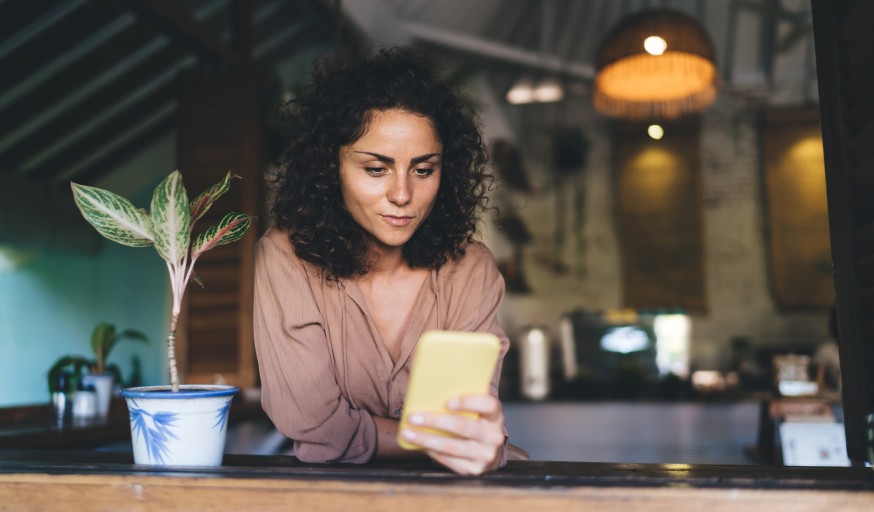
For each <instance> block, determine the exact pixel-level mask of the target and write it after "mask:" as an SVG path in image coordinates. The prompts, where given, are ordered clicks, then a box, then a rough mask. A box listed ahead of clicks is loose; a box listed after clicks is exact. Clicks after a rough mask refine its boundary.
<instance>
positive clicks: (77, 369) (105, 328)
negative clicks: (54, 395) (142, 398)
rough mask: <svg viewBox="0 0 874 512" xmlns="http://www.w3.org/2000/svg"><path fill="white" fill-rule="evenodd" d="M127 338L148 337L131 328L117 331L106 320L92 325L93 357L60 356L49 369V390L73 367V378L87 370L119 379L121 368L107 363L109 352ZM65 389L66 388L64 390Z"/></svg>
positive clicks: (141, 339) (146, 339)
mask: <svg viewBox="0 0 874 512" xmlns="http://www.w3.org/2000/svg"><path fill="white" fill-rule="evenodd" d="M125 339H129V340H134V341H142V342H147V341H148V338H146V335H145V334H143V333H141V332H140V331H136V330H133V329H125V330H123V331H120V332H119V331H117V330H116V329H115V326H114V325H113V324H110V323H108V322H100V323H99V324H97V325H96V326H95V327H94V331H92V333H91V350H92V352H94V359H88V358H86V357H82V356H73V355H66V356H64V357H61V358H60V359H58V360H57V361H55V364H53V365H52V367H51V369H49V375H48V378H49V392H51V391H54V389H53V388H54V387H55V385H56V383H57V382H58V377H59V376H60V374H61V373H62V372H63V371H64V370H65V369H66V368H67V367H72V368H73V375H74V376H75V378H77V379H78V378H80V377H81V376H82V372H83V371H84V370H88V371H89V372H91V373H93V374H97V375H99V374H103V373H111V374H113V375H115V378H116V380H117V381H119V382H120V381H121V380H122V377H121V370H119V368H118V366H117V365H115V364H107V360H108V359H109V354H110V353H111V352H112V349H113V347H115V346H116V345H117V344H118V343H119V342H121V341H122V340H125ZM64 391H67V390H64Z"/></svg>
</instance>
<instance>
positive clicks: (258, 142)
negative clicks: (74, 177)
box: [177, 69, 266, 387]
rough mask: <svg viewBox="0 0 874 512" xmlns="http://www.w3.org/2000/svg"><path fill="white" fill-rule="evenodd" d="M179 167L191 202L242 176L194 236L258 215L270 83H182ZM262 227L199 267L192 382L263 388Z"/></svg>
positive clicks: (192, 77) (237, 77) (188, 366)
mask: <svg viewBox="0 0 874 512" xmlns="http://www.w3.org/2000/svg"><path fill="white" fill-rule="evenodd" d="M182 83H183V87H184V93H183V98H182V100H181V101H180V123H179V139H178V144H177V155H178V167H179V169H180V170H181V171H182V174H183V176H184V180H185V187H186V189H187V190H188V194H189V196H192V197H193V196H194V195H196V194H199V193H200V192H201V191H202V190H205V189H206V188H207V187H209V186H211V185H213V184H214V183H216V182H218V181H219V180H220V179H221V178H222V177H223V176H224V175H225V173H227V172H228V171H232V172H233V173H234V174H236V175H238V176H241V177H242V179H241V180H234V181H233V182H232V183H231V190H230V192H228V193H227V194H225V195H224V196H222V198H221V199H219V200H218V201H217V202H216V203H215V205H213V207H212V209H211V210H210V211H209V212H207V214H206V215H205V216H204V217H203V218H202V219H201V220H200V221H199V222H198V224H197V226H196V227H195V233H197V232H200V231H202V230H203V229H206V228H207V227H208V226H209V225H211V224H215V223H216V222H218V220H219V219H220V218H221V217H222V216H223V215H224V214H226V213H227V212H229V211H237V212H243V213H249V214H253V215H254V214H256V213H258V211H259V210H260V205H261V197H263V193H262V192H261V188H262V182H263V180H262V177H261V161H262V151H263V146H264V144H263V140H264V126H265V120H266V116H265V112H266V111H265V109H264V108H263V105H262V101H263V100H264V98H263V94H262V88H263V84H264V81H263V79H262V77H261V75H260V74H259V73H258V72H257V71H256V70H253V69H247V70H246V72H245V73H244V72H242V71H238V72H231V73H222V74H216V75H215V76H210V75H207V74H204V73H198V72H192V73H189V74H187V75H186V76H185V77H183V80H182ZM258 234H259V230H258V227H257V225H256V224H255V223H253V226H252V228H250V230H249V232H248V233H247V234H246V236H245V237H244V238H243V239H242V240H240V241H239V242H235V243H233V244H230V245H226V246H221V247H218V248H216V249H215V250H213V251H210V252H208V253H206V254H205V255H204V256H203V257H202V258H201V260H200V261H198V264H197V267H196V268H195V272H196V273H197V275H198V276H199V277H200V278H201V279H202V281H203V283H204V287H203V288H200V287H198V286H196V285H194V286H191V287H189V291H188V297H187V298H186V301H185V305H184V311H183V317H182V318H183V322H182V325H180V336H179V340H180V349H179V351H178V352H179V354H180V357H181V358H180V371H181V372H182V374H183V375H184V376H185V379H186V381H188V382H212V381H214V380H223V381H225V382H228V383H231V384H235V385H240V386H243V387H250V386H254V385H255V383H256V374H257V372H256V370H255V356H254V342H253V340H252V280H253V251H254V244H255V241H256V239H257V237H258Z"/></svg>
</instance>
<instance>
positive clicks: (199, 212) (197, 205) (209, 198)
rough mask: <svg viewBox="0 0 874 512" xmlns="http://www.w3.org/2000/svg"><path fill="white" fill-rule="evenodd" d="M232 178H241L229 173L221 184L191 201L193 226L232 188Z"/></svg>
mask: <svg viewBox="0 0 874 512" xmlns="http://www.w3.org/2000/svg"><path fill="white" fill-rule="evenodd" d="M231 178H239V176H235V175H234V173H232V172H230V171H228V173H227V174H225V177H224V178H222V180H221V181H220V182H218V183H216V184H215V185H213V186H211V187H209V188H208V189H206V190H204V191H203V192H201V193H200V195H199V196H197V197H195V198H194V199H192V200H191V225H192V226H193V225H194V223H195V222H197V219H199V218H201V217H203V214H204V213H206V211H207V210H209V207H210V206H212V203H214V202H215V200H216V199H218V198H219V197H221V196H222V195H223V194H224V193H225V192H227V191H228V189H229V188H231Z"/></svg>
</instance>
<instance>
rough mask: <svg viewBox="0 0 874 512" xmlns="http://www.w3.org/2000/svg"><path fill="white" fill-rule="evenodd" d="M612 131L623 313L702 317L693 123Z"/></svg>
mask: <svg viewBox="0 0 874 512" xmlns="http://www.w3.org/2000/svg"><path fill="white" fill-rule="evenodd" d="M665 132H666V135H665V137H664V138H663V139H662V140H660V141H653V140H651V139H649V138H648V137H646V130H645V127H626V128H622V129H619V130H617V137H616V140H615V142H614V144H613V147H614V151H615V155H616V156H615V161H616V187H615V190H616V205H617V228H618V232H619V238H620V244H621V249H622V270H623V305H624V306H625V307H630V308H636V309H652V308H681V309H684V310H687V311H697V312H701V311H704V310H706V304H707V302H706V297H705V290H704V249H703V233H702V213H701V177H700V169H699V157H698V152H699V143H698V141H699V139H698V124H697V122H687V124H683V125H680V124H677V125H674V126H666V127H665Z"/></svg>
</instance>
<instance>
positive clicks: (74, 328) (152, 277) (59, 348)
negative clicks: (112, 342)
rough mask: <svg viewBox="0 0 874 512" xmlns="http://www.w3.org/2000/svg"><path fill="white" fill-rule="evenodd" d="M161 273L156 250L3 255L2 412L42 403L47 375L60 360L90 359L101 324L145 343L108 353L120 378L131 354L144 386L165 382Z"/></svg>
mask: <svg viewBox="0 0 874 512" xmlns="http://www.w3.org/2000/svg"><path fill="white" fill-rule="evenodd" d="M166 272H167V271H166V267H165V266H164V264H163V262H162V261H161V259H160V258H159V257H158V255H157V254H156V253H155V251H154V249H152V248H149V247H147V248H140V249H134V248H129V247H124V246H119V245H117V244H113V243H111V242H108V241H107V242H105V243H103V245H102V247H101V250H100V252H99V253H98V254H97V255H96V256H85V255H74V254H62V253H48V252H39V251H36V250H29V249H25V248H10V247H6V248H2V249H0V354H3V357H2V359H0V407H2V406H10V405H23V404H34V403H41V402H42V403H44V402H47V401H48V399H49V393H48V389H47V387H46V372H47V371H48V369H49V368H50V367H51V365H52V364H53V363H54V362H55V360H57V359H58V358H59V357H60V356H63V355H65V354H75V355H82V356H86V357H89V358H91V357H93V356H92V352H91V347H90V338H91V330H92V329H93V328H94V325H95V324H96V323H97V322H100V321H107V322H110V323H114V324H115V325H116V327H117V328H119V329H128V328H129V329H138V330H140V331H142V332H143V333H145V334H146V336H148V338H149V343H148V344H140V343H136V342H129V341H126V342H123V343H121V344H119V345H117V346H116V348H115V349H114V350H113V352H112V353H111V355H110V358H109V360H110V362H115V363H116V364H118V365H119V367H120V368H121V370H122V373H123V375H124V376H125V378H127V377H128V376H129V375H130V372H131V357H132V356H133V355H134V354H136V355H137V356H138V357H139V358H140V359H141V361H142V372H143V373H142V376H143V383H144V384H162V383H165V381H166V378H165V377H164V375H165V374H166V373H167V372H166V371H165V370H164V366H165V364H164V361H165V359H166V357H165V356H164V350H163V342H164V337H165V336H166V334H165V332H166V328H167V327H166V326H167V319H168V311H169V307H170V300H169V284H168V278H167V276H166Z"/></svg>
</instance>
